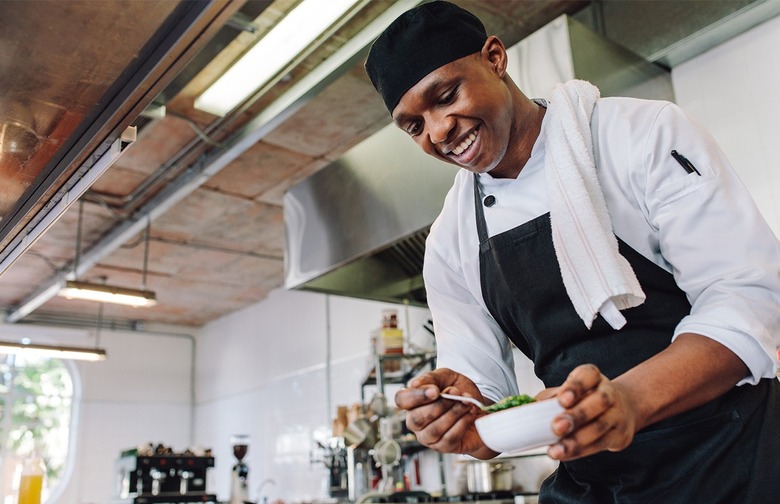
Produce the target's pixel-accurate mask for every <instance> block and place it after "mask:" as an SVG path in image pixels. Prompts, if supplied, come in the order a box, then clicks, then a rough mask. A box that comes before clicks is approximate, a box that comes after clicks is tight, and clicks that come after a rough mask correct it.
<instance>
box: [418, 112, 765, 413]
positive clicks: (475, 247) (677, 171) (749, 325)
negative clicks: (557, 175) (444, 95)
mask: <svg viewBox="0 0 780 504" xmlns="http://www.w3.org/2000/svg"><path fill="white" fill-rule="evenodd" d="M545 123H546V121H543V123H542V129H541V133H540V135H539V137H538V139H537V140H536V143H535V144H534V147H533V150H532V153H531V158H530V159H529V161H528V162H527V163H526V165H525V167H524V168H523V169H522V171H521V172H520V175H519V176H518V177H517V178H516V179H495V178H493V177H492V176H491V175H489V174H481V175H480V176H479V180H480V186H481V190H482V194H483V196H485V195H488V194H492V195H493V196H495V198H496V202H495V204H494V205H493V206H490V207H484V211H485V220H486V223H487V227H488V232H489V234H490V236H494V235H496V234H499V233H501V232H503V231H506V230H509V229H512V228H514V227H516V226H519V225H521V224H523V223H525V222H527V221H529V220H531V219H533V218H535V217H538V216H540V215H543V214H545V213H547V212H548V211H549V207H548V203H547V193H546V184H545V174H544V157H545V156H544V152H545V135H546V128H545ZM591 128H592V137H593V149H594V157H595V161H596V170H597V172H598V176H599V180H600V182H601V185H602V190H603V191H604V197H605V199H606V202H607V207H608V209H609V213H610V215H611V217H612V224H613V229H614V232H615V234H616V235H617V236H618V237H620V238H621V239H622V240H623V241H625V242H626V243H627V244H628V245H630V246H631V247H632V248H633V249H634V250H636V251H637V252H639V253H641V254H642V255H643V256H644V257H646V258H647V259H649V260H651V261H653V262H654V263H655V264H657V265H658V266H660V267H661V268H663V269H664V270H666V271H669V272H671V273H672V274H673V275H674V279H675V281H676V282H677V285H678V286H679V287H680V288H681V289H682V290H683V291H684V292H685V293H686V294H687V297H688V300H689V302H690V303H691V306H692V308H691V312H690V314H689V315H688V316H686V317H684V318H683V319H682V320H681V321H680V323H679V324H678V326H677V327H676V329H675V331H674V334H673V335H670V337H671V339H672V340H673V339H674V338H675V337H677V335H679V334H682V333H686V332H692V333H697V334H701V335H704V336H708V337H710V338H712V339H714V340H716V341H718V342H720V343H721V344H723V345H725V346H726V347H728V348H729V349H730V350H731V351H733V352H734V353H735V354H736V355H738V356H739V357H740V358H741V359H742V360H743V361H744V362H745V364H746V365H747V367H748V368H749V371H750V374H749V376H747V377H746V378H745V379H743V380H742V381H741V382H740V383H739V384H740V385H741V384H745V383H750V384H755V383H757V382H758V380H760V379H761V378H769V377H774V376H776V371H777V370H776V364H777V361H776V357H775V356H776V347H777V345H778V341H777V340H778V336H780V242H778V240H777V238H776V237H775V235H774V234H773V232H772V230H771V229H770V227H769V226H768V225H767V223H766V221H765V220H764V218H763V217H762V215H761V214H760V212H759V210H758V208H757V207H756V205H755V203H754V202H753V200H752V198H751V197H750V195H749V194H748V191H747V190H746V189H745V187H744V186H743V185H742V183H741V181H740V180H739V179H738V178H737V176H736V174H735V173H734V171H733V169H732V167H731V166H730V164H729V162H728V161H727V159H726V157H725V155H724V154H723V153H722V152H721V150H720V148H719V147H718V146H717V145H716V143H715V141H714V139H713V138H712V137H711V136H710V135H709V134H708V133H707V132H706V131H705V130H704V129H703V128H702V127H701V126H700V125H698V124H696V123H695V121H694V120H692V119H691V118H690V117H689V116H688V115H687V114H686V113H685V112H684V111H683V110H682V109H680V108H679V107H678V106H676V105H675V104H673V103H669V102H665V101H650V100H639V99H633V98H602V99H600V100H599V101H598V102H597V104H596V107H595V109H594V112H593V115H592V118H591ZM672 149H675V150H677V151H678V152H679V153H681V154H683V155H684V156H685V157H687V158H688V159H689V160H690V161H691V162H692V163H693V164H694V166H695V167H696V168H697V169H698V171H699V172H700V173H701V175H698V174H696V173H688V172H687V171H686V170H685V169H684V168H683V167H682V166H681V165H680V164H679V163H678V162H677V161H676V160H675V159H674V158H673V157H672V156H671V154H670V152H671V151H672ZM472 181H473V175H472V174H471V173H470V172H468V171H466V170H460V171H459V172H458V173H457V175H456V177H455V182H454V184H453V186H452V188H451V189H450V191H449V193H448V194H447V197H446V198H445V202H444V206H443V209H442V211H441V214H440V215H439V217H438V218H437V219H436V221H435V222H434V224H433V226H432V228H431V233H430V235H429V236H428V239H427V242H426V252H425V262H424V272H423V274H424V279H425V287H426V291H427V296H428V305H429V307H430V309H431V313H432V315H433V320H434V328H435V332H436V340H437V352H438V361H437V362H438V366H439V367H447V368H451V369H453V370H455V371H457V372H460V373H462V374H464V375H466V376H468V377H469V378H471V379H472V380H473V381H474V382H475V383H476V384H477V386H478V387H479V388H480V390H481V391H482V393H483V395H485V396H486V397H489V398H490V399H492V400H497V399H499V398H501V397H505V396H507V395H512V394H517V393H518V390H517V384H516V379H515V374H514V369H513V368H514V362H513V356H512V351H511V343H510V341H509V339H508V338H507V336H506V335H505V334H504V333H503V332H502V330H501V328H500V327H499V326H498V324H497V323H496V321H495V320H494V319H493V317H492V316H491V315H490V313H489V312H488V310H487V307H486V305H485V301H484V299H483V297H482V290H481V284H480V276H479V239H478V237H477V228H476V220H475V219H476V216H475V211H474V193H473V182H472ZM695 364H696V363H691V365H695ZM523 392H526V393H533V392H534V391H523Z"/></svg>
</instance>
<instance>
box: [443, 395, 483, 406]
mask: <svg viewBox="0 0 780 504" xmlns="http://www.w3.org/2000/svg"><path fill="white" fill-rule="evenodd" d="M439 397H443V398H445V399H451V400H453V401H460V402H464V403H470V404H473V405H474V406H476V407H478V408H480V409H482V408H484V407H485V405H484V404H482V403H481V402H479V401H477V400H476V399H474V398H473V397H466V396H459V395H454V394H439Z"/></svg>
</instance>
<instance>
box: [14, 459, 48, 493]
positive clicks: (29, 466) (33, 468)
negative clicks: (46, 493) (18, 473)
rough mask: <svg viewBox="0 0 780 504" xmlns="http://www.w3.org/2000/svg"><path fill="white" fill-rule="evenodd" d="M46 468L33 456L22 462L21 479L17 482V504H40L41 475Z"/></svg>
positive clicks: (41, 461)
mask: <svg viewBox="0 0 780 504" xmlns="http://www.w3.org/2000/svg"><path fill="white" fill-rule="evenodd" d="M45 473H46V467H45V466H44V465H43V460H41V458H40V457H38V456H36V455H33V456H31V457H29V458H28V459H27V460H25V461H24V467H23V468H22V479H21V481H20V482H19V502H18V504H41V491H42V490H43V475H44V474H45Z"/></svg>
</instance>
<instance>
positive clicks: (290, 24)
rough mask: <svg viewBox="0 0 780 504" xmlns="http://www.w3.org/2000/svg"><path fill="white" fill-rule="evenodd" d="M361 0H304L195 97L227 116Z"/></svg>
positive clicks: (202, 105)
mask: <svg viewBox="0 0 780 504" xmlns="http://www.w3.org/2000/svg"><path fill="white" fill-rule="evenodd" d="M358 1H359V0H304V1H303V2H301V3H300V4H299V5H298V6H297V7H296V8H295V9H293V10H292V11H290V13H289V14H287V15H286V16H285V17H284V18H283V19H282V20H281V21H279V23H277V25H276V26H274V28H273V29H271V31H269V32H268V33H267V34H266V35H265V36H264V37H263V38H261V39H260V41H259V42H258V43H257V44H255V45H254V46H253V47H252V48H251V49H249V50H248V51H247V52H246V53H245V54H244V55H243V56H242V57H241V58H240V59H239V60H238V61H236V62H235V63H234V64H233V66H232V67H230V68H229V69H228V71H227V72H225V73H224V74H223V75H222V77H220V78H219V79H218V80H217V81H216V82H215V83H214V84H212V85H211V86H210V87H209V88H208V89H206V91H205V92H204V93H203V94H202V95H200V96H199V97H198V98H197V99H196V100H195V108H197V109H199V110H203V111H205V112H210V113H212V114H215V115H218V116H224V115H225V114H227V113H228V112H230V111H231V110H233V109H234V108H236V106H238V104H240V103H241V102H243V101H244V100H245V99H247V98H248V97H249V96H251V95H252V94H254V93H255V91H257V90H258V89H259V88H260V87H261V86H262V85H264V84H266V83H267V82H268V81H270V80H271V79H272V78H274V76H276V75H278V74H279V72H280V71H282V70H283V69H284V68H285V67H286V66H287V65H288V64H289V63H290V62H291V61H293V59H295V58H296V57H297V56H298V55H300V54H301V53H302V52H303V51H304V50H305V49H306V48H307V47H309V46H310V45H311V43H312V42H314V41H315V40H316V39H317V37H319V36H320V35H322V33H323V32H324V31H325V30H327V29H328V28H330V27H331V26H332V25H333V24H334V23H335V22H336V21H338V20H339V19H340V18H342V17H343V16H344V14H346V13H347V12H348V11H349V10H350V9H351V8H352V7H353V6H354V5H355V4H356V3H357V2H358Z"/></svg>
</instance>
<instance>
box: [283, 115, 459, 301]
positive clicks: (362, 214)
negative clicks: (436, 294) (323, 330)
mask: <svg viewBox="0 0 780 504" xmlns="http://www.w3.org/2000/svg"><path fill="white" fill-rule="evenodd" d="M455 172H456V168H455V167H453V166H450V165H447V164H445V163H443V162H441V161H438V160H436V159H434V158H432V157H430V156H427V155H425V154H424V153H423V152H422V151H421V150H420V148H419V147H417V145H415V144H414V142H411V141H409V139H408V138H406V134H405V133H403V132H401V131H400V130H399V129H398V128H397V127H395V126H394V125H390V126H387V127H385V128H384V129H382V130H381V131H380V132H378V133H377V134H375V135H374V136H372V137H371V138H369V139H367V140H365V141H364V142H362V143H361V144H359V145H358V146H356V147H354V148H352V149H351V150H350V151H349V152H348V153H347V154H345V155H344V156H342V157H341V158H340V159H339V160H337V161H335V162H334V163H332V164H330V165H329V166H327V167H326V168H324V169H323V170H321V171H320V172H318V173H316V174H314V175H312V176H311V177H309V178H308V179H306V180H304V181H302V182H301V183H299V184H298V185H296V186H294V187H292V188H291V189H290V190H289V191H288V192H287V194H286V195H285V197H284V222H285V231H286V252H287V253H286V262H285V271H286V274H285V287H287V288H303V289H309V290H315V291H320V292H331V293H335V294H342V295H351V296H355V297H362V298H371V299H381V300H384V301H394V302H400V301H402V300H408V301H410V302H411V303H413V304H424V302H425V297H424V294H422V293H420V292H419V291H420V290H421V288H422V283H421V275H420V273H421V268H422V256H421V255H420V256H419V257H416V258H414V259H412V260H411V261H408V262H404V263H402V262H400V261H397V260H396V259H394V258H393V257H391V256H390V254H389V253H387V252H388V250H389V249H391V248H392V247H393V246H395V245H398V244H399V241H401V240H404V239H407V238H409V237H410V236H414V235H415V234H416V233H426V232H427V229H428V228H429V226H430V224H431V223H432V222H433V219H434V218H435V217H436V215H437V214H438V213H439V211H440V209H441V205H442V202H443V201H444V196H445V195H446V193H447V190H448V189H449V187H450V186H451V185H452V179H453V177H454V174H455ZM420 241H421V242H422V240H420ZM420 245H422V243H420ZM380 253H384V254H380ZM401 255H402V256H405V255H404V254H401ZM345 266H346V268H345V269H343V270H340V271H339V268H342V267H345ZM327 273H332V274H331V275H326V274H327Z"/></svg>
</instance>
